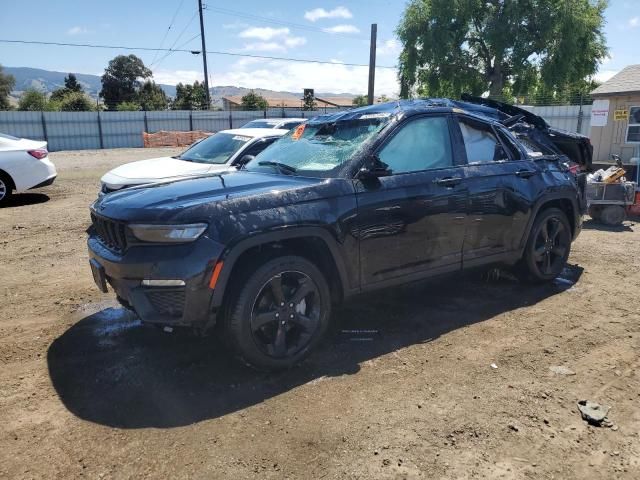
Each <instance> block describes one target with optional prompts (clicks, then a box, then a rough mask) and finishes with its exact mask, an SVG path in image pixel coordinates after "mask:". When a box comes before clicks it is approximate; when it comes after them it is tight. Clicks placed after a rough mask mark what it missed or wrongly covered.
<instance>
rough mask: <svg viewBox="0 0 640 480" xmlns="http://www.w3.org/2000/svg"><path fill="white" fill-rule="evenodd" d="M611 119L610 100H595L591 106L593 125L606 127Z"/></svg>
mask: <svg viewBox="0 0 640 480" xmlns="http://www.w3.org/2000/svg"><path fill="white" fill-rule="evenodd" d="M608 120H609V100H594V101H593V106H592V107H591V126H592V127H606V126H607V121H608Z"/></svg>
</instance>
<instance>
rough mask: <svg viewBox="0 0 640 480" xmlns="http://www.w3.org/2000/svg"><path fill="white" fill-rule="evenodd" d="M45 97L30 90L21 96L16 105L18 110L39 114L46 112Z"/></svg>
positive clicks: (36, 91)
mask: <svg viewBox="0 0 640 480" xmlns="http://www.w3.org/2000/svg"><path fill="white" fill-rule="evenodd" d="M47 104H48V102H47V96H46V95H45V94H44V93H42V92H39V91H38V90H34V89H30V90H27V91H26V92H24V93H23V94H22V96H21V97H20V102H19V103H18V110H26V111H30V112H41V111H43V110H48V108H47Z"/></svg>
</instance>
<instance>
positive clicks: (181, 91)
mask: <svg viewBox="0 0 640 480" xmlns="http://www.w3.org/2000/svg"><path fill="white" fill-rule="evenodd" d="M171 108H173V109H174V110H206V109H207V108H208V105H207V91H206V89H205V87H204V83H200V82H198V81H197V80H196V81H195V82H193V85H189V84H186V85H184V84H182V83H179V84H178V85H176V98H175V99H174V100H173V103H172V107H171Z"/></svg>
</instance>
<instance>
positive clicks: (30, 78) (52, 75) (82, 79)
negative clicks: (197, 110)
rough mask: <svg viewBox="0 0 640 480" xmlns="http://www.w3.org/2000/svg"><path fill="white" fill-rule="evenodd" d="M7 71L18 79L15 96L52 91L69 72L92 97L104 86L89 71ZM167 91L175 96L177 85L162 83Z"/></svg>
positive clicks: (62, 81) (61, 84) (14, 69)
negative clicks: (29, 91)
mask: <svg viewBox="0 0 640 480" xmlns="http://www.w3.org/2000/svg"><path fill="white" fill-rule="evenodd" d="M4 71H5V72H6V73H10V74H11V75H13V76H14V77H15V79H16V85H15V87H14V92H13V93H14V96H20V94H21V93H22V92H24V91H25V90H28V89H30V88H35V89H36V90H40V91H41V92H45V93H51V92H53V91H54V90H56V89H58V88H61V87H64V77H66V76H67V75H68V74H69V73H73V74H75V76H76V78H77V79H78V82H79V83H80V84H81V85H82V88H84V91H85V92H87V93H88V94H89V95H90V96H92V97H94V98H95V97H97V96H98V92H100V89H101V88H102V84H101V83H100V76H99V75H89V74H87V73H75V72H54V71H50V70H42V69H40V68H28V67H4ZM160 86H161V87H162V89H163V90H164V91H165V93H166V94H167V95H169V96H172V97H173V96H175V94H176V87H175V86H173V85H160Z"/></svg>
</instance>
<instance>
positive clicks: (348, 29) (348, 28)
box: [323, 25, 360, 33]
mask: <svg viewBox="0 0 640 480" xmlns="http://www.w3.org/2000/svg"><path fill="white" fill-rule="evenodd" d="M323 30H324V31H325V32H327V33H360V29H359V28H358V27H356V26H355V25H336V26H335V27H328V28H324V29H323Z"/></svg>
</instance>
